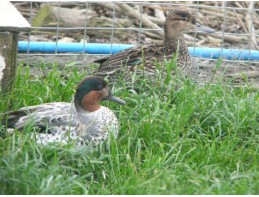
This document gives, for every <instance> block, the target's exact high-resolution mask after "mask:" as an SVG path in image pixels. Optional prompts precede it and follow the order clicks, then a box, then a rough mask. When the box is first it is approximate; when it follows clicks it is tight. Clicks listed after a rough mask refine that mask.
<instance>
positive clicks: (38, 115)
mask: <svg viewBox="0 0 259 197" xmlns="http://www.w3.org/2000/svg"><path fill="white" fill-rule="evenodd" d="M73 110H74V109H73V107H71V104H70V103H62V102H57V103H48V104H42V105H36V106H30V107H24V108H21V109H20V110H17V111H12V112H6V113H3V114H1V124H2V125H5V126H6V127H7V128H17V129H18V130H22V129H23V128H24V127H25V126H26V125H28V124H33V125H35V126H37V127H39V128H40V130H39V131H40V132H41V131H42V132H48V130H49V132H50V130H51V128H53V127H55V126H60V125H63V126H74V124H75V122H74V121H72V119H73V118H74V117H73V114H74V111H73Z"/></svg>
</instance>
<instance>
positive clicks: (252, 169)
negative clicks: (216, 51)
mask: <svg viewBox="0 0 259 197" xmlns="http://www.w3.org/2000/svg"><path fill="white" fill-rule="evenodd" d="M219 64H220V63H219ZM219 64H217V65H216V67H218V66H220V65H219ZM24 69H25V70H24ZM39 69H41V70H42V72H46V70H48V66H47V65H44V64H42V65H39ZM166 69H167V73H170V72H171V70H170V69H174V62H168V67H167V68H166ZM22 71H23V72H22ZM86 75H87V73H85V72H79V71H78V70H77V69H75V68H72V67H67V68H65V69H63V70H60V69H59V68H58V66H57V65H52V67H51V70H50V71H49V72H47V73H45V75H44V77H39V76H31V73H30V69H29V67H25V68H24V67H22V66H19V67H18V73H17V77H16V82H15V85H14V86H15V88H14V89H13V91H12V92H11V93H9V94H5V95H4V94H0V102H1V103H2V105H1V106H0V111H1V112H4V111H7V110H15V109H19V108H20V107H23V106H28V105H36V104H40V103H45V102H53V101H71V99H72V97H73V94H74V92H75V87H76V85H77V83H78V82H79V81H80V80H81V79H82V78H83V77H85V76H86ZM156 82H157V81H156ZM169 83H173V85H174V86H175V87H177V89H170V90H169V89H168V88H167V85H168V84H169ZM121 84H123V85H121V86H119V87H118V86H115V87H114V88H113V90H114V94H115V95H116V96H118V97H121V98H123V99H124V100H125V101H126V102H127V105H126V106H119V105H116V104H114V103H109V102H103V105H105V106H108V107H109V108H111V109H112V110H114V112H115V113H116V115H117V117H118V119H119V121H120V125H121V128H120V134H119V138H118V139H117V140H113V141H112V143H111V146H110V150H109V151H108V152H101V153H98V152H95V153H92V154H87V150H86V148H84V147H82V148H76V147H73V146H60V147H59V148H50V147H43V146H40V145H38V144H36V143H35V142H34V141H33V140H31V139H30V134H29V133H30V132H31V130H32V128H27V129H26V131H25V132H23V133H19V132H15V133H14V134H13V135H10V134H6V131H4V130H3V128H2V130H3V131H2V132H4V133H5V137H4V138H0V158H1V159H0V185H1V187H0V194H258V193H259V181H258V180H259V161H258V158H259V152H258V150H259V146H258V142H259V137H258V136H259V130H258V128H259V114H258V111H259V102H258V101H259V92H258V90H257V89H255V88H253V86H252V85H251V84H247V85H245V86H244V87H231V86H227V85H223V84H222V83H221V81H220V80H219V81H218V83H217V84H206V85H203V86H201V85H199V84H196V83H194V82H192V81H191V80H189V79H182V78H177V77H172V78H171V77H170V76H168V75H167V77H166V79H165V81H164V82H161V81H160V82H157V83H155V84H154V85H150V83H148V80H140V81H139V82H138V83H137V84H136V83H135V84H133V82H132V85H131V87H134V88H136V89H137V90H138V91H137V92H136V91H134V90H132V88H128V87H127V84H125V83H124V82H123V81H121ZM0 129H1V128H0Z"/></svg>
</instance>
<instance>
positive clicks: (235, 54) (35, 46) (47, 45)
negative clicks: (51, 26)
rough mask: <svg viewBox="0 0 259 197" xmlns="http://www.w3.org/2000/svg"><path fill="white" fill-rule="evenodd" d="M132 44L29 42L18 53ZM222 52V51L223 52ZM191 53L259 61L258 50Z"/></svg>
mask: <svg viewBox="0 0 259 197" xmlns="http://www.w3.org/2000/svg"><path fill="white" fill-rule="evenodd" d="M133 46H135V45H132V44H112V51H111V44H99V43H86V44H85V46H84V43H56V42H27V41H19V43H18V52H20V53H25V52H27V50H28V48H29V52H30V53H33V52H41V53H55V52H57V53H68V52H70V53H88V54H110V52H112V54H115V53H117V52H119V51H121V50H124V49H127V48H130V47H133ZM221 50H222V51H221ZM189 52H190V54H191V55H192V56H194V57H202V58H210V59H218V58H220V57H221V58H223V59H228V60H251V61H253V60H259V51H258V50H250V54H249V50H240V49H220V48H207V47H195V50H194V48H193V47H189Z"/></svg>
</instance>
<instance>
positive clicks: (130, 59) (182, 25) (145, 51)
mask: <svg viewBox="0 0 259 197" xmlns="http://www.w3.org/2000/svg"><path fill="white" fill-rule="evenodd" d="M195 28H196V29H199V30H203V31H205V32H210V33H212V32H213V31H214V30H212V29H210V28H206V27H203V26H201V25H200V24H199V23H197V22H196V20H195V18H194V16H193V15H192V14H191V13H190V12H187V11H183V10H172V11H170V13H169V14H168V16H167V18H166V21H165V25H164V41H163V43H162V44H149V45H143V46H136V47H133V48H129V49H126V50H123V51H121V52H119V53H117V54H115V55H112V56H110V57H108V58H103V59H99V60H97V61H96V63H100V66H99V68H98V70H97V72H96V74H95V75H97V76H100V77H106V76H109V79H110V80H111V81H113V80H116V78H117V77H118V76H120V75H122V74H126V79H127V80H128V79H129V78H128V76H127V75H128V73H129V72H131V71H136V69H138V68H141V69H140V73H143V71H141V70H143V69H144V70H145V73H146V74H147V75H148V76H152V75H154V74H155V73H156V62H159V63H163V61H164V59H167V60H171V59H172V57H173V55H174V54H175V53H176V52H178V58H177V65H178V67H179V68H180V69H181V70H182V71H183V73H184V74H186V75H188V74H189V72H190V70H191V57H190V55H189V52H188V47H187V45H186V42H185V41H184V38H183V34H184V33H186V32H190V31H192V30H194V29H195ZM162 70H166V69H162ZM172 74H174V73H172Z"/></svg>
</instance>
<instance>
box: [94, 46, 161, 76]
mask: <svg viewBox="0 0 259 197" xmlns="http://www.w3.org/2000/svg"><path fill="white" fill-rule="evenodd" d="M160 48H161V46H160V45H157V44H152V45H144V46H136V47H133V48H129V49H125V50H123V51H120V52H119V53H116V54H114V55H112V56H110V57H108V58H107V57H106V58H103V59H99V60H96V61H95V62H96V63H101V65H100V66H99V69H98V71H97V75H98V74H102V73H103V74H105V73H107V72H113V71H115V70H116V69H118V68H119V69H120V68H121V67H122V66H124V65H127V66H129V67H132V66H135V65H138V64H141V63H142V62H143V59H145V58H146V56H153V55H155V56H156V54H157V53H158V50H160Z"/></svg>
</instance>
